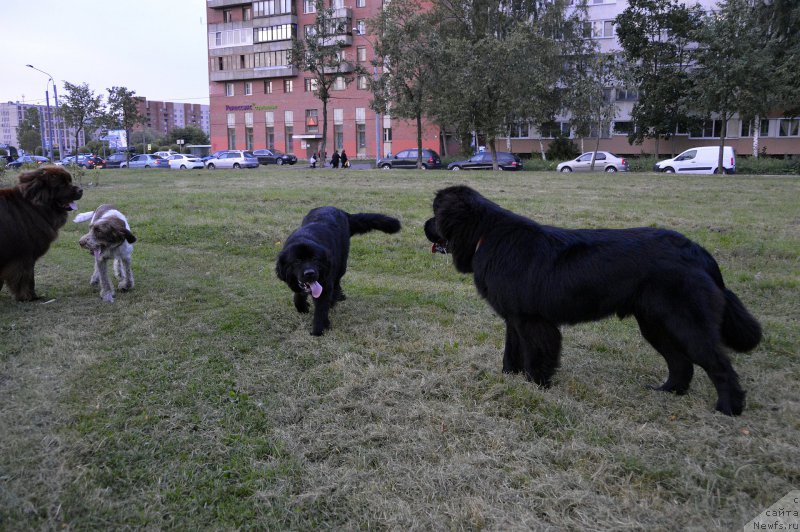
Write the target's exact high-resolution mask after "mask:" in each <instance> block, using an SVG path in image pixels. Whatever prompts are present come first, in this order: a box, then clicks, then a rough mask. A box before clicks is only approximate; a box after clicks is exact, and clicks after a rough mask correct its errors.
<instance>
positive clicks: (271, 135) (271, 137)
mask: <svg viewBox="0 0 800 532" xmlns="http://www.w3.org/2000/svg"><path fill="white" fill-rule="evenodd" d="M273 146H275V128H274V127H273V126H267V147H268V148H270V149H272V147H273Z"/></svg>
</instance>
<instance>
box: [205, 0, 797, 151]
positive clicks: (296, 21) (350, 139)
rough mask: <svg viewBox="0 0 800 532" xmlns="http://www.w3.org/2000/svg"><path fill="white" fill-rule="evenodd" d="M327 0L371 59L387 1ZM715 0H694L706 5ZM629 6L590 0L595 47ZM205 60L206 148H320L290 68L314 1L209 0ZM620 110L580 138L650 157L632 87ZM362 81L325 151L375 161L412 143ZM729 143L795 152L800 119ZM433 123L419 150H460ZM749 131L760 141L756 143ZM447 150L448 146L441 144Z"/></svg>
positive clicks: (743, 131) (354, 57)
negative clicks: (372, 25) (374, 29)
mask: <svg viewBox="0 0 800 532" xmlns="http://www.w3.org/2000/svg"><path fill="white" fill-rule="evenodd" d="M350 1H352V2H353V3H354V4H353V5H348V6H345V4H344V0H332V1H331V7H333V8H334V9H335V16H336V17H337V18H338V19H340V21H341V22H342V23H341V24H339V26H340V27H342V28H345V31H344V32H343V34H342V35H339V36H337V37H338V38H339V39H341V41H342V42H344V43H345V45H346V46H345V48H344V55H345V57H344V60H345V61H349V62H352V64H362V65H364V66H368V65H370V64H371V63H370V61H371V60H372V59H373V57H374V50H373V46H372V39H373V37H372V36H371V35H369V34H367V32H366V24H367V21H368V20H369V19H371V18H374V17H375V16H376V15H377V14H378V13H379V12H380V10H381V9H382V5H383V1H384V0H348V2H350ZM715 3H716V0H701V1H700V4H701V5H702V6H703V7H704V8H706V9H711V8H713V7H714V5H715ZM626 7H627V3H626V2H625V1H624V0H590V2H589V5H588V14H589V19H590V25H591V32H592V37H593V38H594V39H595V40H597V42H598V43H599V46H600V49H601V51H602V52H607V53H610V52H613V51H615V50H618V49H619V43H618V41H617V38H616V28H615V25H614V22H613V21H614V18H615V17H616V16H617V15H618V14H620V13H621V12H622V11H623V10H624V9H625V8H626ZM206 11H207V20H208V61H209V66H208V68H209V100H210V138H211V150H212V151H215V150H221V149H259V148H275V149H279V150H282V151H285V152H287V153H294V154H296V155H297V156H298V157H301V158H303V157H308V156H310V154H311V153H313V152H315V151H316V150H317V147H318V146H319V143H320V140H321V138H322V123H323V119H322V116H321V113H322V103H321V101H320V100H319V99H318V98H317V97H316V94H315V92H314V91H315V87H314V81H313V80H312V79H310V78H309V77H307V76H306V75H305V74H304V73H303V72H301V71H299V70H298V69H296V68H294V67H292V66H290V65H289V61H288V54H289V53H290V50H291V48H292V39H293V38H295V37H296V36H297V35H298V32H303V31H307V28H309V27H311V25H313V24H314V20H315V17H316V13H315V2H314V0H265V1H242V0H207V10H206ZM608 96H609V97H610V98H614V100H615V102H616V104H617V108H618V113H617V117H616V119H615V120H614V121H613V122H612V123H611V124H609V125H608V127H607V128H603V129H602V130H598V131H596V132H595V133H594V134H593V135H594V137H593V138H586V139H580V140H579V142H584V141H586V145H585V146H584V147H585V148H586V149H587V150H588V149H592V148H593V147H594V145H595V142H596V140H597V136H599V137H600V149H603V150H609V151H612V152H616V153H618V154H620V155H638V154H653V153H654V151H655V145H656V144H655V141H653V140H647V141H645V142H644V143H643V144H642V145H636V146H631V145H630V144H629V143H628V139H627V133H628V131H629V129H630V127H631V119H630V113H631V110H632V108H633V105H634V103H635V102H636V99H637V94H636V91H635V90H622V89H611V88H609V90H608ZM370 99H371V94H370V92H369V90H368V80H365V79H355V80H354V81H353V82H352V83H339V84H338V85H336V86H335V87H334V90H333V97H332V98H331V100H330V102H329V105H328V113H329V115H328V138H327V143H326V144H327V146H328V152H329V154H330V153H332V152H333V150H334V149H337V150H341V149H345V150H346V151H347V153H348V155H349V156H350V157H351V158H354V157H355V158H362V159H375V158H376V157H380V156H384V155H386V154H387V153H390V152H391V153H397V152H398V151H400V150H402V149H406V148H414V147H416V130H415V127H414V124H413V123H411V122H409V121H405V120H398V119H392V118H391V117H388V116H382V115H380V114H377V113H375V112H374V111H372V110H371V109H370V107H369V102H370ZM727 125H728V128H727V131H728V134H727V135H726V144H728V145H732V146H733V147H734V148H735V149H736V150H737V152H738V153H740V154H750V153H752V152H753V150H754V146H757V149H758V150H759V151H760V152H761V153H767V154H770V155H800V118H785V117H783V116H780V115H779V114H775V115H773V116H769V117H765V119H764V120H762V121H761V123H760V124H758V131H755V128H754V124H752V123H750V122H744V121H742V120H739V119H738V118H734V119H732V120H731V121H729V123H728V124H727ZM720 126H721V124H719V123H718V121H714V120H710V121H709V122H708V123H707V124H705V125H704V127H703V128H701V130H699V131H695V132H679V134H677V135H676V136H675V137H674V139H673V140H671V141H670V142H664V141H662V142H661V143H660V144H659V148H660V149H659V151H660V153H661V154H669V153H671V152H673V151H674V152H679V151H682V150H683V149H685V148H688V147H692V146H698V145H714V144H716V143H718V142H719V133H718V132H719V131H720ZM561 134H569V135H570V136H572V131H571V128H570V124H569V117H568V116H561V117H558V118H557V119H556V121H555V122H554V123H553V124H551V126H550V127H548V128H547V130H546V131H538V130H536V128H534V127H533V126H532V125H531V124H527V123H525V122H524V121H523V122H521V123H518V124H516V125H515V127H514V128H513V129H512V130H511V133H510V135H509V137H508V138H505V137H501V138H499V139H498V141H497V145H498V149H501V150H503V149H508V150H509V151H513V152H515V153H520V154H529V153H539V152H540V151H542V150H546V149H547V146H548V145H549V142H550V141H551V140H552V139H553V138H555V137H556V136H558V135H561ZM443 137H444V136H443V135H442V132H440V130H439V128H437V127H435V126H433V125H432V124H428V125H426V126H425V129H424V131H423V146H424V147H425V148H432V149H435V150H437V151H439V152H440V153H449V152H452V151H453V150H454V149H455V148H456V147H457V146H456V145H454V144H453V143H452V142H450V143H449V145H448V146H445V138H443ZM754 137H756V138H757V139H758V142H754ZM445 148H447V149H445Z"/></svg>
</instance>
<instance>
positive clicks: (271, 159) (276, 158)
mask: <svg viewBox="0 0 800 532" xmlns="http://www.w3.org/2000/svg"><path fill="white" fill-rule="evenodd" d="M253 155H255V156H256V158H257V159H258V162H259V163H261V164H277V165H278V166H280V165H282V164H294V163H296V162H297V157H296V156H295V155H291V154H288V153H283V152H281V151H278V150H255V151H253Z"/></svg>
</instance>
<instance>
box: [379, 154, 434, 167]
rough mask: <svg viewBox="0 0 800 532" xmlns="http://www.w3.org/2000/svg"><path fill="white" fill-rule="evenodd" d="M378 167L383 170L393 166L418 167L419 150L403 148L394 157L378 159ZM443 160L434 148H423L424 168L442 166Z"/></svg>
mask: <svg viewBox="0 0 800 532" xmlns="http://www.w3.org/2000/svg"><path fill="white" fill-rule="evenodd" d="M377 166H378V168H382V169H383V170H390V169H393V168H416V167H417V150H416V149H413V150H403V151H401V152H400V153H398V154H397V155H395V156H394V157H386V158H384V159H380V160H378V164H377ZM441 167H442V160H441V159H440V158H439V154H438V153H436V152H435V151H433V150H428V149H423V150H422V169H423V170H428V169H431V168H441Z"/></svg>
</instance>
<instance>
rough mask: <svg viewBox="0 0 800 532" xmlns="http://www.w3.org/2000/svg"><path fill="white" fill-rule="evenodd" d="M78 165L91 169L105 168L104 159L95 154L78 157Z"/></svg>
mask: <svg viewBox="0 0 800 532" xmlns="http://www.w3.org/2000/svg"><path fill="white" fill-rule="evenodd" d="M78 166H82V167H84V168H88V169H89V170H93V169H95V168H105V167H106V160H105V159H103V158H102V157H98V156H97V155H87V156H85V157H78Z"/></svg>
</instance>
